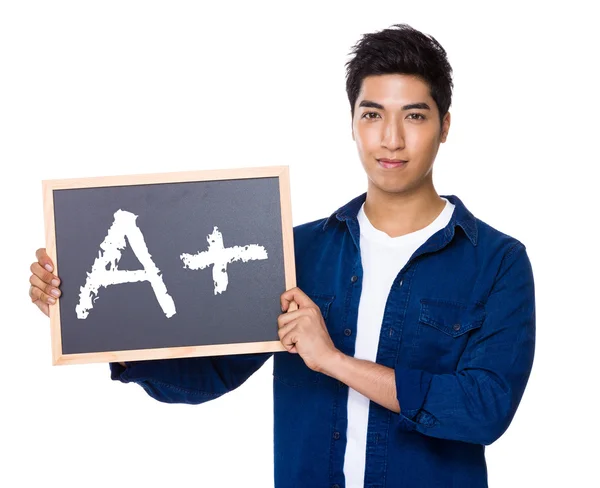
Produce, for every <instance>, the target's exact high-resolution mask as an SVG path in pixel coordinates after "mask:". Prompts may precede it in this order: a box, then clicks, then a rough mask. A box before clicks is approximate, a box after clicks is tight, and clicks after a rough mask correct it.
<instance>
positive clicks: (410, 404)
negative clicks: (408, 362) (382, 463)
mask: <svg viewBox="0 0 600 488" xmlns="http://www.w3.org/2000/svg"><path fill="white" fill-rule="evenodd" d="M394 372H395V375H396V397H397V399H398V403H399V405H400V414H399V416H398V421H399V427H400V428H401V429H402V430H409V431H410V430H415V429H417V425H418V424H423V425H424V426H427V427H429V426H432V425H434V424H435V423H436V420H435V418H434V417H433V416H431V415H429V414H428V413H427V412H425V411H423V410H422V409H423V405H424V404H425V400H426V398H427V393H429V387H430V385H431V379H432V377H433V375H432V374H431V373H428V372H427V371H423V370H418V369H405V368H395V371H394Z"/></svg>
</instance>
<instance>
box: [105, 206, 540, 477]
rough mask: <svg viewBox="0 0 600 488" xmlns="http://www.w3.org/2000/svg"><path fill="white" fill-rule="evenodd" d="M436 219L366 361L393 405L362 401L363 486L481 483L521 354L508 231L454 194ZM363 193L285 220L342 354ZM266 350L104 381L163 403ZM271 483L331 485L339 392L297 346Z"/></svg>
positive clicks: (207, 385)
mask: <svg viewBox="0 0 600 488" xmlns="http://www.w3.org/2000/svg"><path fill="white" fill-rule="evenodd" d="M445 198H447V199H448V200H450V202H452V203H453V204H454V205H455V209H454V213H453V215H452V218H451V220H450V222H449V223H448V225H447V226H446V227H445V228H444V229H441V230H440V231H438V232H436V233H435V234H434V235H432V236H431V237H430V238H429V240H428V241H427V242H425V243H424V244H423V245H422V246H421V247H420V248H419V249H417V251H415V253H414V254H413V255H412V256H411V258H410V259H409V261H408V262H407V263H406V265H405V266H404V267H403V268H402V270H401V271H400V273H399V274H398V276H397V277H396V279H395V280H394V283H393V285H392V288H391V290H390V294H389V297H388V300H387V303H386V308H385V314H384V317H383V323H382V325H381V333H380V338H379V347H378V352H377V363H379V364H382V365H385V366H387V367H389V368H393V369H394V371H395V377H396V389H397V397H398V402H399V404H400V409H401V412H400V413H399V414H398V413H395V412H392V411H391V410H388V409H386V408H384V407H382V406H380V405H378V404H376V403H374V402H371V404H370V411H369V420H368V434H367V449H366V468H365V480H364V486H365V487H369V488H384V487H403V488H411V487H428V488H433V487H444V488H446V487H448V488H450V487H455V488H458V487H460V488H468V487H477V488H479V487H486V486H487V471H486V463H485V457H484V446H485V445H486V444H490V443H492V442H494V441H495V440H496V439H498V437H500V436H501V435H502V433H503V432H504V431H505V430H506V428H507V427H508V425H509V424H510V422H511V420H512V418H513V416H514V414H515V411H516V409H517V406H518V404H519V402H520V400H521V397H522V395H523V391H524V389H525V385H526V383H527V380H528V378H529V373H530V370H531V367H532V362H533V356H534V341H535V298H534V282H533V274H532V269H531V264H530V261H529V258H528V256H527V253H526V250H525V246H524V245H523V244H522V243H521V242H519V241H518V240H516V239H514V238H512V237H510V236H508V235H506V234H503V233H501V232H499V231H498V230H495V229H493V228H492V227H490V226H489V225H487V224H486V223H484V222H482V221H481V220H479V219H476V218H475V217H474V216H473V215H472V214H471V213H470V212H469V211H468V210H467V208H466V207H465V206H464V204H463V203H462V202H461V201H460V199H459V198H457V197H456V196H452V195H450V196H445ZM364 201H365V195H361V196H360V197H358V198H356V199H354V200H353V201H351V202H350V203H348V204H347V205H345V206H344V207H342V208H340V209H339V210H338V211H336V212H335V213H334V214H333V215H332V216H331V217H329V218H328V219H323V220H319V221H316V222H311V223H307V224H303V225H300V226H298V227H296V228H295V229H294V240H295V254H296V271H297V281H298V286H299V287H300V288H301V289H302V290H303V291H304V292H306V293H307V294H308V295H309V296H310V297H311V298H312V300H313V301H314V302H315V303H316V304H318V306H319V307H320V309H321V312H322V314H323V317H324V319H325V322H326V324H327V327H328V329H329V333H330V335H331V338H332V340H333V342H334V344H335V346H336V347H337V348H338V349H340V350H341V351H342V352H343V353H345V354H348V355H350V356H353V355H354V345H355V338H356V323H357V313H358V303H359V300H360V295H361V286H362V276H363V270H362V266H361V259H360V247H359V246H360V241H359V235H360V234H359V225H358V221H357V218H356V217H357V213H358V210H359V209H360V206H361V205H362V203H363V202H364ZM270 356H271V354H246V355H237V356H221V357H202V358H188V359H171V360H158V361H139V362H135V363H128V367H127V368H126V369H123V368H122V367H120V366H119V365H116V364H112V365H111V370H112V378H113V379H118V380H120V381H123V382H135V383H138V384H139V385H141V386H142V387H143V388H144V389H145V390H146V392H147V393H148V394H149V395H150V396H152V397H153V398H155V399H157V400H159V401H162V402H183V403H194V404H196V403H203V402H205V401H208V400H212V399H214V398H217V397H219V396H220V395H223V394H225V393H227V392H228V391H231V390H233V389H234V388H237V387H238V386H240V385H241V384H242V383H243V382H244V381H245V380H246V379H247V378H248V377H249V376H250V375H251V374H252V373H253V372H255V371H256V370H257V369H258V368H259V367H260V366H261V365H262V364H263V363H264V362H265V361H266V360H267V359H268V358H269V357H270ZM273 396H274V422H275V426H274V451H275V459H274V462H275V486H276V488H292V487H294V488H299V487H302V488H342V487H344V486H345V485H344V474H343V465H344V453H345V447H346V428H347V397H348V387H347V386H346V385H344V384H342V383H341V382H338V381H337V380H335V379H333V378H331V377H329V376H326V375H324V374H321V373H317V372H315V371H312V370H310V369H309V368H308V367H306V365H305V364H304V362H303V360H302V358H301V357H300V356H299V355H298V354H289V353H287V352H280V353H275V355H274V361H273Z"/></svg>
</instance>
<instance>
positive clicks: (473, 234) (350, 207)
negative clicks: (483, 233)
mask: <svg viewBox="0 0 600 488" xmlns="http://www.w3.org/2000/svg"><path fill="white" fill-rule="evenodd" d="M440 196H441V197H443V198H446V199H447V200H448V201H450V203H452V204H454V206H455V208H454V212H453V214H452V218H451V219H450V222H448V225H447V226H446V232H449V233H451V234H454V228H455V227H457V226H458V227H460V228H461V229H462V230H463V231H464V233H465V235H466V236H467V237H468V238H469V240H470V241H471V243H472V244H473V245H474V246H476V245H477V219H476V218H475V217H474V216H473V214H472V213H471V212H469V210H468V209H467V207H465V205H464V204H463V202H462V201H461V200H460V198H458V197H457V196H456V195H440ZM366 199H367V194H366V193H363V194H362V195H360V196H358V197H356V198H355V199H353V200H351V201H350V202H348V203H347V204H346V205H344V206H343V207H340V208H338V209H337V210H336V211H335V212H333V213H332V214H331V215H330V216H329V218H328V219H327V220H326V221H325V224H323V229H326V228H327V227H329V226H330V225H332V224H333V223H334V222H335V221H336V220H338V221H340V222H344V221H346V220H349V219H351V220H356V217H357V215H358V211H359V210H360V207H361V206H362V204H363V203H364V202H365V200H366Z"/></svg>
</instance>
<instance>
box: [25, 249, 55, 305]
mask: <svg viewBox="0 0 600 488" xmlns="http://www.w3.org/2000/svg"><path fill="white" fill-rule="evenodd" d="M35 257H36V258H37V261H36V262H34V263H32V264H31V276H30V277H29V283H30V285H31V286H30V287H29V298H31V301H32V302H33V303H35V304H36V305H37V307H38V308H39V309H40V310H41V311H42V312H44V313H45V314H46V315H47V316H50V305H54V304H55V303H56V300H57V299H58V297H59V296H60V290H59V289H58V287H59V286H60V279H59V277H58V276H56V275H54V274H52V273H53V271H54V263H52V260H51V259H50V258H49V257H48V254H46V249H44V248H41V249H38V250H37V251H36V252H35Z"/></svg>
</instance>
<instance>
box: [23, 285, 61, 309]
mask: <svg viewBox="0 0 600 488" xmlns="http://www.w3.org/2000/svg"><path fill="white" fill-rule="evenodd" d="M29 296H30V297H31V301H32V302H35V301H36V300H40V301H41V302H42V303H48V304H50V305H53V304H55V303H56V298H54V297H53V296H50V295H48V294H47V293H44V291H43V290H41V289H39V288H38V287H37V286H33V285H31V286H30V287H29Z"/></svg>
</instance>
